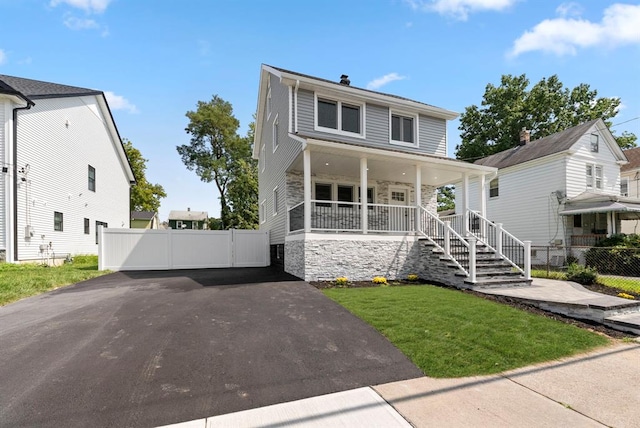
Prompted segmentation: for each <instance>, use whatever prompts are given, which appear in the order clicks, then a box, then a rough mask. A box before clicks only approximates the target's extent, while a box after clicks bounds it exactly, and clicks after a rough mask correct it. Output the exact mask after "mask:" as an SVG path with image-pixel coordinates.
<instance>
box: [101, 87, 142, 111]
mask: <svg viewBox="0 0 640 428" xmlns="http://www.w3.org/2000/svg"><path fill="white" fill-rule="evenodd" d="M104 96H105V97H106V98H107V102H108V103H109V107H111V109H112V110H126V111H128V112H129V113H138V108H137V107H136V106H135V105H133V104H131V103H130V102H129V100H128V99H126V98H125V97H123V96H122V95H116V94H114V93H113V92H111V91H105V92H104Z"/></svg>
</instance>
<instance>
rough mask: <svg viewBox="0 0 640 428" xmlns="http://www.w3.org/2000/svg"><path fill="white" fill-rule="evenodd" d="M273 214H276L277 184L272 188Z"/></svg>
mask: <svg viewBox="0 0 640 428" xmlns="http://www.w3.org/2000/svg"><path fill="white" fill-rule="evenodd" d="M272 194H273V214H272V217H273V216H276V215H278V186H276V187H274V188H273V192H272Z"/></svg>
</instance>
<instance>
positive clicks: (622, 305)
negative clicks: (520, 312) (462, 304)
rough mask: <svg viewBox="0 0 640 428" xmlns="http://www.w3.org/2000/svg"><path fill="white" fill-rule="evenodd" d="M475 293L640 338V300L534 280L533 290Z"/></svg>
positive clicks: (579, 286)
mask: <svg viewBox="0 0 640 428" xmlns="http://www.w3.org/2000/svg"><path fill="white" fill-rule="evenodd" d="M475 291H477V292H479V293H484V294H491V295H495V296H505V297H510V298H512V299H516V300H519V301H522V302H523V303H527V304H530V305H533V306H536V307H538V308H540V309H544V310H546V311H549V312H554V313H558V314H562V315H565V316H568V317H570V318H576V319H583V320H590V321H595V322H597V323H600V324H605V325H607V326H609V327H611V328H614V329H617V330H621V331H627V332H630V333H634V334H638V335H640V301H636V300H628V299H623V298H621V297H615V296H608V295H604V294H600V293H596V292H593V291H590V290H587V289H586V288H584V287H582V286H581V285H579V284H577V283H574V282H568V281H558V280H553V279H546V278H533V282H532V284H531V286H529V287H513V288H499V289H498V288H480V287H479V288H477V289H475Z"/></svg>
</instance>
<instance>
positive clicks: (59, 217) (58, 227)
mask: <svg viewBox="0 0 640 428" xmlns="http://www.w3.org/2000/svg"><path fill="white" fill-rule="evenodd" d="M63 217H64V215H63V214H62V213H61V212H59V211H54V212H53V230H55V231H58V232H62V231H64V227H63V225H64V221H63Z"/></svg>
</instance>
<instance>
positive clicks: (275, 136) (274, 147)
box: [272, 115, 279, 152]
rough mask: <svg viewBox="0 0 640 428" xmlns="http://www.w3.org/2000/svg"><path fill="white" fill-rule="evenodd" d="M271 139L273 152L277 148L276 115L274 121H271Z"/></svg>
mask: <svg viewBox="0 0 640 428" xmlns="http://www.w3.org/2000/svg"><path fill="white" fill-rule="evenodd" d="M272 139H273V151H274V152H275V151H276V149H277V148H278V144H279V141H278V115H276V118H275V120H274V121H273V135H272Z"/></svg>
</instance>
